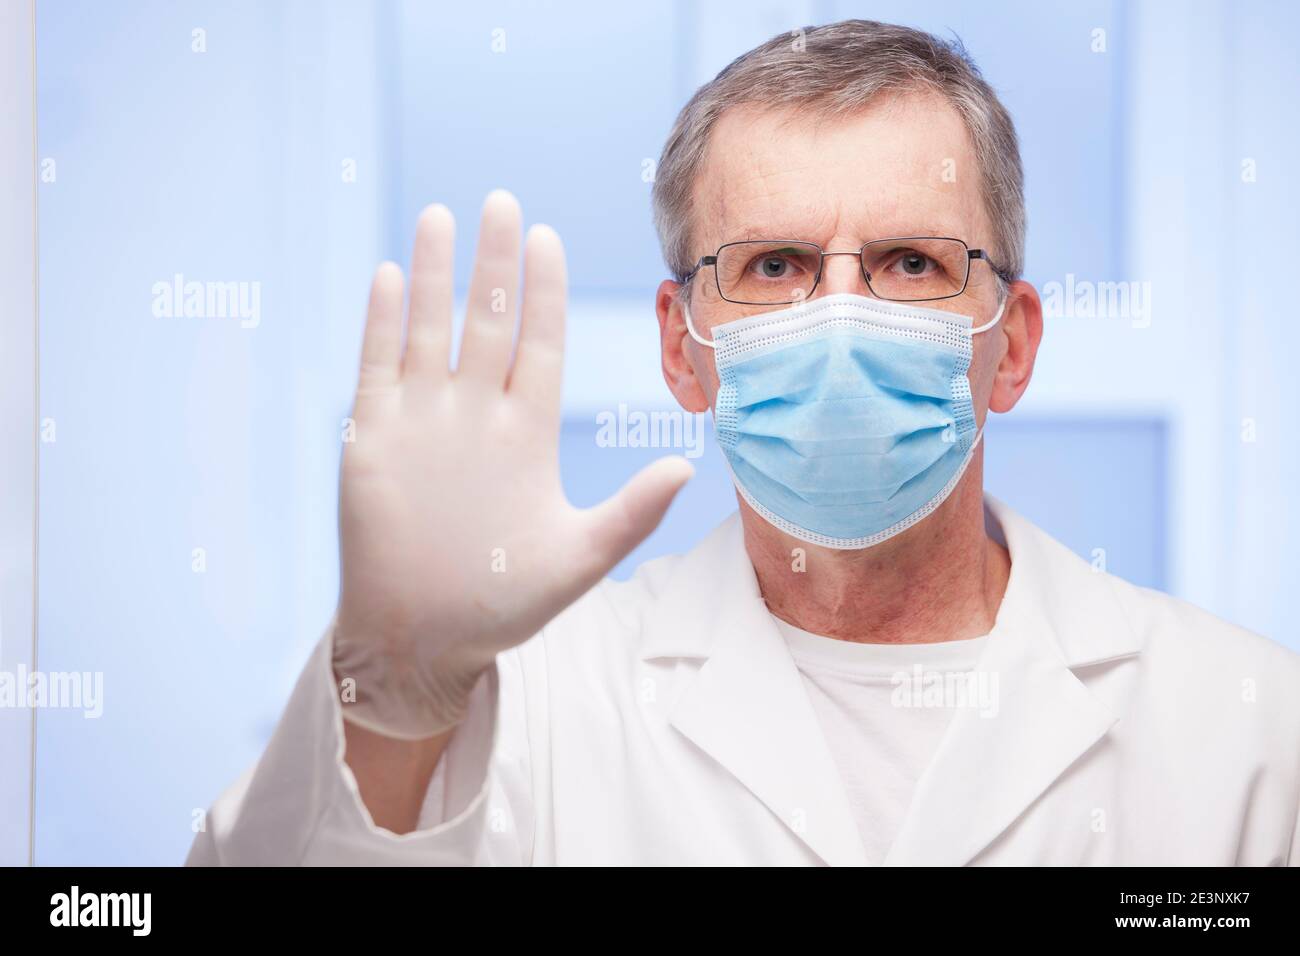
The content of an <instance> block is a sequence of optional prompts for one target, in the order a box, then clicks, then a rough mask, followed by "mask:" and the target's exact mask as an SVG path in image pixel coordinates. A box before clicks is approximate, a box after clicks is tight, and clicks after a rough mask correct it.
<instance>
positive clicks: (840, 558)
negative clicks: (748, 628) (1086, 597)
mask: <svg viewBox="0 0 1300 956" xmlns="http://www.w3.org/2000/svg"><path fill="white" fill-rule="evenodd" d="M982 459H983V456H982V454H977V456H976V459H975V460H973V461H972V462H971V463H970V466H969V467H968V468H967V470H966V474H965V475H964V476H963V477H962V480H961V482H960V483H959V484H958V486H957V487H956V488H955V489H954V490H953V492H952V494H951V495H949V496H948V499H947V500H946V501H945V502H944V503H943V504H942V505H940V506H939V507H938V508H937V509H935V511H934V513H933V514H931V515H930V516H929V517H927V518H926V519H925V520H924V521H920V522H918V523H917V524H915V525H913V526H912V527H911V528H908V529H907V530H906V531H904V532H903V533H902V534H899V535H897V536H895V537H893V538H890V539H889V540H888V541H883V542H881V543H880V544H878V545H875V546H874V547H870V548H864V549H862V550H857V551H838V550H835V549H833V548H824V547H821V546H819V545H814V544H807V543H805V542H803V541H800V540H798V539H797V538H793V537H791V536H790V535H787V534H785V533H784V532H782V531H780V530H778V529H777V528H775V527H773V526H772V525H770V524H768V523H767V522H766V521H764V520H763V519H762V518H761V517H759V516H758V514H756V513H755V512H754V511H753V510H752V509H750V507H749V506H748V505H747V504H745V502H744V501H743V499H742V500H741V504H740V510H741V518H742V520H743V522H744V526H745V550H746V551H747V552H748V554H749V559H750V561H751V562H752V563H753V565H754V571H755V573H756V575H757V577H758V584H759V588H760V589H761V590H762V593H763V599H764V600H765V601H766V602H767V606H768V608H769V609H770V610H771V611H772V613H773V614H775V615H776V616H777V617H779V618H780V619H781V620H783V621H786V622H787V623H789V624H793V625H794V626H795V627H798V628H801V629H803V630H805V631H811V632H813V633H814V634H823V635H825V636H827V637H834V638H839V639H840V640H845V641H854V642H859V643H870V644H928V643H935V642H939V641H960V640H966V639H968V638H973V637H979V636H981V635H983V634H987V633H988V632H989V631H990V630H991V629H992V627H993V622H994V621H995V620H996V618H997V612H998V607H999V606H1000V605H1001V603H1002V595H1003V593H1004V592H1005V591H1006V586H1007V578H1008V577H1009V575H1010V571H1011V559H1010V556H1009V555H1008V554H1007V551H1006V549H1005V548H1004V547H1002V546H1001V545H1000V544H998V543H997V542H996V541H993V540H992V539H991V538H989V536H988V534H987V533H986V532H985V530H984V501H983V491H982V488H983V468H982V465H983V460H982ZM796 549H800V550H798V551H797V550H796ZM800 553H802V555H803V560H802V561H800V560H799V555H800Z"/></svg>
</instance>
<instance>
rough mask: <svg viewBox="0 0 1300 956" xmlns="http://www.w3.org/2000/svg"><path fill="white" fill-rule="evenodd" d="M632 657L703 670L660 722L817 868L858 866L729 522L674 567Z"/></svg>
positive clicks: (831, 783) (806, 712) (792, 677)
mask: <svg viewBox="0 0 1300 956" xmlns="http://www.w3.org/2000/svg"><path fill="white" fill-rule="evenodd" d="M661 598H662V599H661V600H659V601H657V602H656V603H655V605H654V610H653V612H652V614H651V616H650V619H649V621H648V626H647V634H648V639H647V642H646V645H645V649H644V653H643V654H642V657H643V658H645V659H654V658H665V657H696V658H703V659H704V663H703V665H702V666H701V667H700V668H699V669H698V670H697V671H695V672H694V673H693V674H692V675H691V676H690V677H688V678H687V680H686V682H685V686H684V687H683V688H682V689H681V690H680V691H679V696H678V697H677V699H676V701H675V702H674V704H673V706H672V708H671V710H670V714H669V721H670V723H671V724H672V726H673V727H675V728H676V729H677V730H678V731H680V732H681V733H682V734H683V735H685V736H686V737H687V738H689V739H690V740H691V741H692V742H693V743H694V744H695V745H696V746H698V747H699V748H700V749H701V750H703V751H704V752H705V753H707V754H708V755H709V756H710V757H712V758H713V759H714V760H716V761H717V762H718V763H719V764H721V765H722V766H723V767H725V768H726V769H727V770H728V771H729V772H730V773H731V774H732V775H733V776H734V777H736V779H737V780H739V781H740V782H741V783H742V784H744V785H745V787H747V788H748V789H749V790H750V791H751V792H752V793H753V794H754V795H755V796H756V797H757V798H758V799H759V800H761V801H762V802H763V803H764V804H766V805H767V807H768V809H769V810H771V811H772V813H773V814H775V815H776V817H777V818H778V819H780V820H781V822H782V823H783V824H785V826H787V827H788V828H789V829H790V830H791V832H793V833H794V834H795V835H797V836H798V837H799V838H800V839H801V840H802V841H803V842H804V843H805V844H807V846H808V847H809V848H811V849H812V850H813V852H815V853H816V854H817V855H818V856H819V857H821V859H822V860H824V861H825V862H826V863H829V864H832V865H840V866H843V865H855V866H862V865H866V864H867V862H868V861H867V859H866V855H865V851H864V850H863V847H862V841H861V838H860V836H859V834H858V830H857V825H856V823H855V822H854V819H853V814H852V811H851V808H850V806H849V802H848V797H847V795H846V793H845V790H844V785H843V781H842V778H841V777H840V775H839V770H838V768H837V767H836V766H835V763H834V758H833V757H832V756H831V753H830V750H829V747H828V746H827V744H826V740H825V736H824V734H823V732H822V729H821V726H820V724H819V722H818V720H817V715H816V713H815V711H814V710H813V708H812V704H811V702H810V701H809V699H808V694H807V691H806V689H805V688H804V685H803V680H802V678H801V677H800V675H799V671H798V669H797V668H796V666H795V664H794V661H793V660H792V658H791V657H790V653H789V651H788V650H787V649H786V646H785V641H784V639H783V638H782V637H781V633H780V631H779V630H778V629H777V627H776V625H775V623H774V622H773V621H772V618H771V615H770V613H769V612H768V610H767V606H766V605H765V604H764V603H763V598H762V596H761V593H760V591H759V588H758V582H757V580H756V578H755V577H754V570H753V567H752V565H751V564H750V562H749V558H748V556H747V554H746V553H745V549H744V540H743V531H742V527H741V524H740V520H739V517H738V516H734V515H733V516H732V517H731V518H730V519H728V521H727V522H724V523H723V525H721V526H720V527H719V528H718V529H717V530H716V531H715V532H714V533H713V534H712V535H710V537H709V538H708V539H706V540H705V541H704V542H703V543H702V544H701V545H700V546H699V547H698V548H696V549H695V550H694V551H692V552H690V553H689V554H687V555H686V556H684V557H683V559H682V561H681V562H680V563H679V564H678V566H677V568H676V569H675V572H674V574H673V575H672V577H671V579H670V580H669V581H668V582H667V584H666V587H665V591H664V593H663V594H662V595H661Z"/></svg>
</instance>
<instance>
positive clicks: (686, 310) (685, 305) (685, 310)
mask: <svg viewBox="0 0 1300 956" xmlns="http://www.w3.org/2000/svg"><path fill="white" fill-rule="evenodd" d="M688 297H689V293H688ZM682 314H683V315H685V316H686V331H687V332H689V333H691V338H693V339H694V340H695V341H697V342H699V343H700V344H701V345H703V346H704V347H705V348H706V349H716V348H717V347H718V346H717V345H716V344H714V343H713V342H710V341H708V340H707V339H704V338H701V337H700V333H698V332H696V331H695V323H694V322H692V321H691V306H690V303H689V302H687V301H686V299H682Z"/></svg>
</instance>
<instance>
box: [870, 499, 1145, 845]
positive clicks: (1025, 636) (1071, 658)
mask: <svg viewBox="0 0 1300 956" xmlns="http://www.w3.org/2000/svg"><path fill="white" fill-rule="evenodd" d="M987 507H988V512H989V514H990V515H991V516H992V518H993V522H994V525H995V527H996V528H997V529H998V530H1000V532H1001V533H1002V534H1003V535H1004V541H1005V543H1006V545H1007V548H1008V550H1009V551H1010V553H1011V559H1012V570H1011V580H1010V581H1009V582H1008V586H1007V591H1006V594H1005V596H1004V598H1003V601H1002V605H1001V608H1000V609H999V612H998V616H997V622H996V624H995V626H994V629H993V631H992V632H991V633H990V635H989V641H988V643H987V645H986V647H985V650H984V653H983V655H982V656H981V659H980V661H979V663H978V664H977V665H976V671H977V673H982V674H985V675H997V679H998V685H997V696H996V698H995V700H996V704H997V706H996V709H993V708H989V711H990V713H991V714H992V715H991V716H983V715H982V714H981V711H980V710H979V709H976V708H974V707H962V708H958V709H956V711H955V713H954V716H953V720H952V723H951V724H950V725H949V727H948V729H947V731H946V733H945V735H944V737H943V739H942V740H941V742H940V744H939V748H938V750H937V752H936V754H935V756H934V758H933V760H932V761H931V763H930V765H929V766H928V767H927V769H926V770H925V772H924V773H922V775H921V777H920V779H919V780H918V781H917V784H916V787H915V789H914V791H913V797H912V803H911V806H910V807H909V809H908V812H907V814H906V816H905V817H904V820H903V823H902V825H901V827H900V829H899V832H898V834H897V835H896V837H895V840H894V843H893V845H892V847H891V849H890V852H889V854H888V856H887V857H886V860H885V863H886V865H962V864H965V863H968V862H970V861H971V860H972V859H973V858H974V857H975V856H976V855H978V854H979V852H980V851H981V850H983V849H984V848H985V847H987V846H988V845H989V844H990V843H992V841H993V840H994V839H996V838H997V837H998V836H999V835H1000V834H1001V833H1002V832H1003V831H1004V830H1006V829H1007V828H1008V827H1009V826H1010V825H1011V824H1012V823H1014V822H1015V820H1016V819H1017V817H1019V816H1020V815H1021V814H1022V813H1023V812H1024V811H1025V810H1026V808H1028V807H1029V805H1030V804H1031V803H1033V802H1034V800H1035V799H1036V798H1037V797H1038V796H1039V795H1040V794H1042V793H1043V791H1044V790H1046V789H1047V788H1048V787H1050V786H1051V785H1052V783H1053V782H1054V781H1055V780H1056V779H1057V778H1058V777H1060V775H1061V774H1062V773H1064V772H1065V771H1066V770H1067V769H1068V768H1069V767H1070V765H1071V764H1073V763H1074V762H1075V761H1076V760H1077V759H1078V758H1079V757H1080V756H1081V755H1082V754H1084V753H1085V752H1086V751H1088V750H1089V749H1090V748H1091V747H1093V746H1094V745H1095V744H1096V743H1097V741H1099V740H1100V739H1101V738H1102V737H1103V736H1105V734H1106V732H1107V731H1108V730H1109V729H1110V727H1111V726H1113V725H1114V723H1115V722H1116V721H1117V720H1118V715H1117V714H1116V713H1114V712H1113V710H1112V709H1111V708H1110V707H1109V706H1108V705H1107V704H1105V703H1104V702H1103V701H1101V700H1100V699H1099V698H1098V697H1096V696H1095V695H1094V694H1093V692H1092V691H1090V690H1089V689H1088V687H1087V686H1086V685H1085V684H1084V683H1083V682H1082V681H1081V680H1080V679H1079V678H1078V677H1077V676H1076V675H1075V673H1074V671H1073V670H1072V669H1071V668H1072V667H1073V668H1078V667H1082V666H1084V665H1087V664H1091V663H1098V662H1101V661H1111V660H1117V659H1120V658H1123V657H1127V656H1131V655H1133V654H1136V653H1137V652H1138V650H1139V644H1138V641H1137V638H1136V636H1135V635H1134V634H1133V632H1132V631H1131V629H1130V628H1129V627H1128V624H1127V621H1126V619H1125V618H1124V616H1123V614H1122V611H1121V609H1120V607H1119V606H1118V603H1117V601H1116V598H1115V596H1114V595H1113V593H1111V590H1110V584H1109V579H1107V578H1106V576H1105V575H1104V574H1098V573H1094V572H1093V571H1092V570H1091V568H1090V566H1089V565H1087V564H1086V563H1085V562H1083V561H1082V560H1080V559H1079V558H1078V557H1076V556H1075V555H1073V554H1072V553H1070V552H1069V551H1068V550H1066V549H1065V548H1064V547H1063V546H1062V545H1060V544H1058V543H1057V542H1055V541H1053V540H1052V539H1051V538H1049V537H1048V536H1047V535H1045V534H1044V533H1043V532H1041V531H1039V530H1038V529H1037V528H1034V527H1033V526H1032V525H1030V524H1029V523H1028V522H1027V521H1025V520H1024V519H1023V518H1020V517H1019V516H1017V515H1015V514H1014V512H1011V511H1010V509H1007V508H1006V507H1005V506H1004V505H1001V504H1000V503H999V502H997V501H996V500H995V499H992V498H989V499H987Z"/></svg>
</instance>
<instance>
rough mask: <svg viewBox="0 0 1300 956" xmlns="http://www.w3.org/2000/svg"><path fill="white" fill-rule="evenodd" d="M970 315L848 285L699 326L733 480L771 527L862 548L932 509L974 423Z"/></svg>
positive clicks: (962, 464)
mask: <svg viewBox="0 0 1300 956" xmlns="http://www.w3.org/2000/svg"><path fill="white" fill-rule="evenodd" d="M1004 307H1005V302H1004V303H1003V305H1002V306H1001V307H999V308H998V311H997V314H996V315H995V316H994V317H993V319H992V321H990V322H988V323H986V324H984V325H981V326H979V327H978V328H975V327H973V326H974V322H973V321H972V319H971V318H970V317H969V316H965V315H961V314H958V313H955V312H946V311H942V310H939V309H930V308H921V307H918V306H917V305H915V304H907V303H899V302H888V301H885V300H882V299H871V298H866V297H865V296H860V295H852V294H838V295H828V296H823V297H821V298H818V299H812V300H810V301H807V302H802V303H799V304H796V305H795V306H794V307H792V308H789V309H783V310H781V311H780V312H766V313H761V314H758V315H751V316H748V317H746V318H743V319H738V320H736V321H734V322H727V323H725V324H722V325H718V326H716V327H715V328H714V329H713V337H712V340H711V341H710V340H708V339H705V338H703V337H701V336H700V335H699V334H698V333H697V332H696V330H695V327H694V325H693V323H692V322H691V319H690V313H689V310H688V311H687V313H686V321H687V328H688V329H689V331H690V334H691V336H692V337H693V338H694V339H695V340H696V341H697V342H699V343H700V344H702V345H706V346H708V347H710V348H713V349H715V358H716V360H717V369H718V380H719V389H718V396H717V400H716V402H715V403H714V409H713V417H714V424H715V430H716V432H717V437H718V442H719V444H720V445H721V446H722V450H723V453H724V454H725V455H726V459H727V463H728V464H729V466H730V468H731V474H732V478H733V480H734V481H735V483H736V487H737V488H738V489H739V491H740V493H741V495H743V496H744V499H745V501H746V502H748V503H749V505H750V507H751V508H753V509H754V510H755V511H756V512H758V513H759V514H760V515H762V516H763V518H765V519H766V520H767V521H769V522H770V523H771V524H773V525H775V526H776V527H777V528H779V529H781V530H782V531H784V532H786V533H787V534H790V535H792V536H794V537H795V538H798V539H800V540H801V541H807V542H810V543H812V544H819V545H823V546H825V547H829V548H846V549H847V548H868V547H871V546H872V545H875V544H879V543H880V542H882V541H885V540H887V539H889V538H892V537H893V536H894V535H896V534H899V533H900V532H902V531H905V530H906V529H907V528H910V527H911V526H912V525H914V524H916V523H917V522H918V521H920V520H921V519H923V518H925V517H926V516H927V515H929V514H930V513H931V512H932V511H934V509H936V508H937V507H939V505H941V504H942V503H943V502H944V500H945V499H946V498H947V497H948V495H949V494H951V493H952V490H953V488H955V487H956V486H957V483H958V481H960V480H961V476H962V474H963V473H964V472H965V470H966V466H967V465H968V464H969V463H970V460H971V457H972V456H973V454H974V451H975V446H976V445H977V444H978V442H979V440H980V437H981V435H982V432H981V430H980V429H979V428H977V426H976V424H975V410H974V407H973V406H972V404H971V393H970V385H969V383H968V382H967V380H966V370H967V369H968V368H969V367H970V360H971V342H972V336H974V335H976V334H978V333H980V332H984V331H986V330H988V329H991V328H993V326H994V325H996V324H997V323H998V321H999V319H1001V317H1002V309H1003V308H1004Z"/></svg>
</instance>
